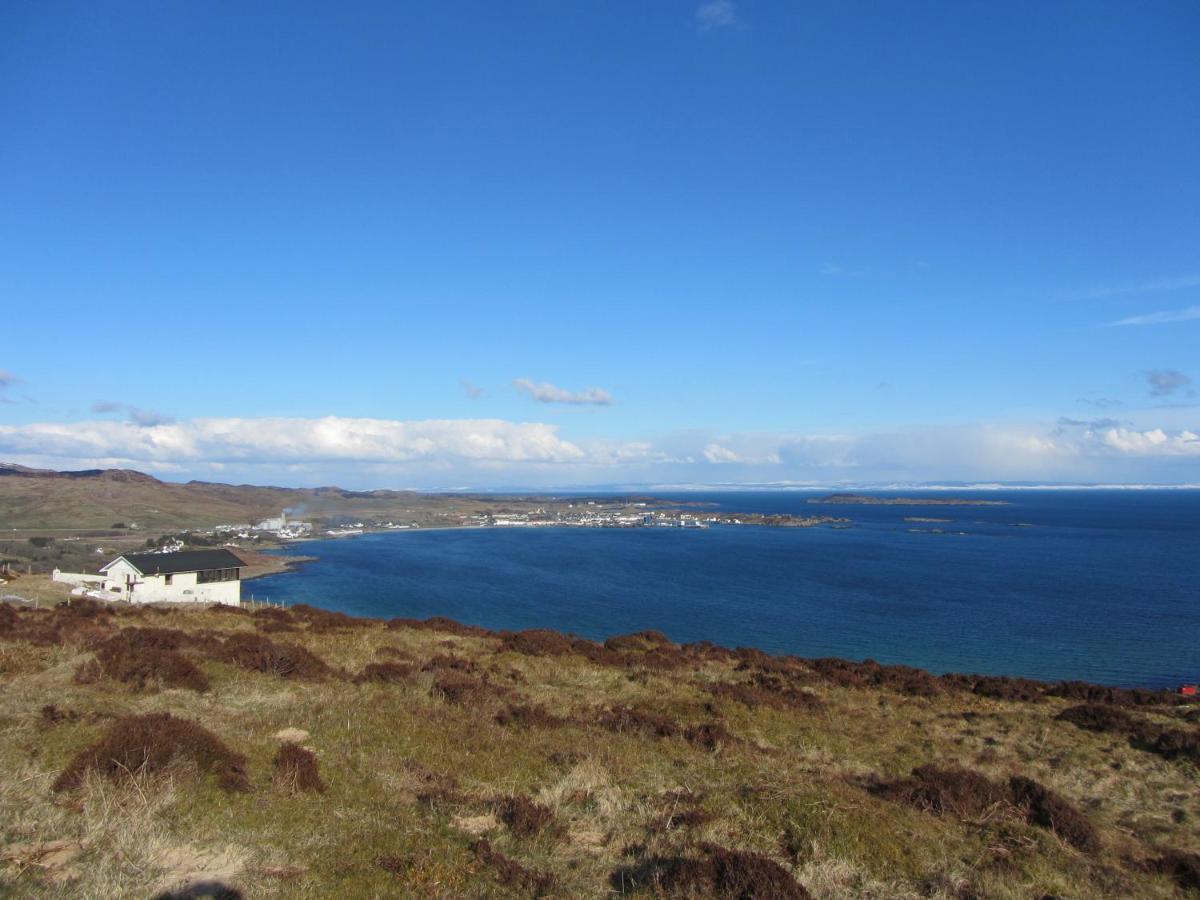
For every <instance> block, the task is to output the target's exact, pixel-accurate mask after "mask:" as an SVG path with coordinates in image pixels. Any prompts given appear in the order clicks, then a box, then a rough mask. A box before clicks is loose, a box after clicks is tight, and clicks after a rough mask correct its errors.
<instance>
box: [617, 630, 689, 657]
mask: <svg viewBox="0 0 1200 900" xmlns="http://www.w3.org/2000/svg"><path fill="white" fill-rule="evenodd" d="M604 646H605V647H606V648H607V649H609V650H614V651H617V652H622V653H623V652H627V651H629V650H640V651H645V650H653V649H654V648H656V647H671V648H674V647H675V646H676V644H675V642H674V641H672V640H671V639H670V638H669V637H667V636H666V635H665V634H663V633H662V632H661V631H639V632H637V633H636V634H622V635H617V636H616V637H610V638H609V639H608V640H607V641H605V642H604Z"/></svg>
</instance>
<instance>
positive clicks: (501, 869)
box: [471, 838, 558, 897]
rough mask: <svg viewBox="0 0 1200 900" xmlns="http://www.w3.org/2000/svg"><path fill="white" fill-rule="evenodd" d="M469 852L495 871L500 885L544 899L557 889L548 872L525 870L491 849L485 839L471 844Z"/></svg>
mask: <svg viewBox="0 0 1200 900" xmlns="http://www.w3.org/2000/svg"><path fill="white" fill-rule="evenodd" d="M471 852H472V853H474V854H475V858H476V859H477V860H479V861H480V862H481V863H483V865H485V866H487V867H488V868H490V869H493V870H495V872H496V880H497V881H498V882H500V884H503V885H508V886H511V887H515V888H519V889H521V890H525V891H529V892H530V893H531V894H533V896H535V897H544V896H545V895H546V894H549V893H550V892H552V891H553V890H554V889H555V888H556V887H557V884H558V882H557V879H556V878H555V877H554V875H553V874H551V873H550V872H539V871H537V870H535V869H527V868H525V866H523V865H521V864H520V863H519V862H517V861H516V860H514V859H509V858H508V857H507V856H505V855H504V854H503V853H500V852H498V851H496V850H493V849H492V845H491V843H490V842H489V841H488V840H487V838H480V839H479V840H478V841H475V842H474V843H473V844H471Z"/></svg>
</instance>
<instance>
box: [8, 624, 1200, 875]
mask: <svg viewBox="0 0 1200 900" xmlns="http://www.w3.org/2000/svg"><path fill="white" fill-rule="evenodd" d="M1198 713H1200V707H1196V706H1191V705H1186V704H1183V703H1182V702H1180V701H1179V700H1178V699H1177V698H1173V697H1171V696H1169V695H1161V694H1160V695H1155V694H1144V693H1138V692H1128V691H1119V690H1109V689H1100V688H1092V687H1089V686H1086V685H1079V684H1067V685H1057V686H1049V685H1043V684H1037V683H1033V682H1025V681H1020V680H1012V679H997V678H968V677H945V678H935V677H932V676H930V675H928V674H926V673H924V672H920V671H917V670H910V669H904V668H888V667H880V666H876V665H873V664H869V663H868V664H851V663H845V662H842V661H836V660H815V661H814V660H810V661H805V660H798V659H792V658H773V657H769V656H766V655H764V654H761V653H759V652H756V651H728V650H724V649H721V648H718V647H714V646H711V645H688V646H684V647H679V646H676V645H674V644H672V643H670V642H669V641H667V640H666V639H665V638H664V637H663V636H661V635H658V634H654V633H647V634H643V635H636V636H630V637H626V638H617V639H613V640H611V641H609V642H608V643H607V644H605V645H600V644H595V643H592V642H588V641H577V640H572V639H570V638H567V637H564V636H562V635H560V634H557V633H554V632H522V633H517V634H509V633H506V634H496V633H490V632H485V631H482V630H479V629H474V628H469V627H466V626H461V625H457V624H455V623H452V622H448V621H429V622H414V621H407V620H394V621H390V622H379V621H368V620H361V619H352V618H349V617H346V616H342V615H339V614H332V613H325V612H321V611H318V610H313V609H308V608H296V609H293V610H288V611H284V610H278V609H271V610H264V611H262V612H258V613H254V614H250V613H246V612H244V611H238V610H233V611H229V610H220V609H208V610H184V609H172V610H163V609H157V608H145V607H143V608H109V607H102V606H99V605H96V604H94V603H90V602H83V603H78V602H77V603H75V604H74V605H72V606H70V607H65V606H62V607H56V608H53V609H42V610H36V611H35V610H22V611H17V610H16V609H14V608H13V607H11V606H3V605H0V894H4V895H6V896H15V897H64V898H65V897H72V898H75V897H85V898H86V897H117V896H119V897H153V896H168V897H170V896H228V897H236V896H244V897H248V898H252V897H326V896H331V895H335V894H336V895H338V896H342V897H346V898H356V897H392V896H412V897H491V896H513V897H529V896H539V895H541V896H552V897H602V896H612V895H616V896H623V895H628V896H642V897H652V896H666V897H671V896H680V897H689V896H694V897H710V896H716V897H730V898H733V897H736V898H751V897H756V898H775V897H782V898H786V897H808V896H812V897H877V898H885V897H913V898H916V897H934V898H969V897H1001V898H1008V897H1011V898H1032V897H1049V896H1054V897H1064V898H1066V897H1075V898H1084V897H1173V896H1178V895H1180V894H1181V892H1186V891H1189V890H1190V891H1197V890H1200V857H1197V855H1196V852H1197V850H1198V849H1200V791H1198V790H1197V787H1198V785H1200V777H1198V770H1197V765H1198V761H1200V740H1198V737H1197V718H1198ZM222 891H224V892H225V893H222Z"/></svg>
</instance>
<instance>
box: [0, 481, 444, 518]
mask: <svg viewBox="0 0 1200 900" xmlns="http://www.w3.org/2000/svg"><path fill="white" fill-rule="evenodd" d="M433 496H434V495H422V494H417V493H413V492H408V491H375V492H369V493H360V492H354V491H343V490H341V489H339V488H280V487H259V486H255V485H230V484H217V483H212V482H204V481H189V482H187V483H175V482H169V481H160V480H158V479H157V478H154V477H153V476H150V475H146V474H144V473H142V472H132V471H129V470H126V469H92V470H86V471H81V472H56V471H53V470H48V469H27V468H24V467H22V466H14V465H12V464H0V524H2V525H3V526H4V527H5V528H10V529H11V528H18V529H39V530H46V531H53V530H73V531H77V530H89V529H92V530H94V529H107V528H109V527H110V526H111V525H112V524H113V523H115V522H126V523H128V522H136V523H137V524H138V525H139V526H141V528H143V529H144V530H146V531H151V532H153V531H173V530H180V529H185V528H208V527H212V526H213V525H220V524H226V523H239V522H255V521H258V520H260V519H263V518H266V517H268V516H277V515H279V513H280V511H281V510H283V509H286V508H293V509H296V508H300V509H303V510H304V512H305V513H307V514H311V515H314V516H316V515H333V516H337V515H351V516H353V515H362V516H368V515H380V514H382V515H388V514H397V513H398V512H399V511H400V510H405V509H410V508H413V507H428V506H431V505H436V503H435V501H433V500H432V497H433Z"/></svg>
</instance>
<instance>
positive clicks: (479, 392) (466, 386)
mask: <svg viewBox="0 0 1200 900" xmlns="http://www.w3.org/2000/svg"><path fill="white" fill-rule="evenodd" d="M459 384H461V385H462V389H463V392H464V393H465V394H466V395H467V396H468V397H470V398H471V399H472V400H478V399H479V398H480V397H482V396H483V395H484V394H485V393H487V392H486V391H485V390H484V389H483V388H481V387H480V386H479V385H477V384H474V383H473V382H470V381H467V379H465V378H463V379H461V380H460V381H459Z"/></svg>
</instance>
